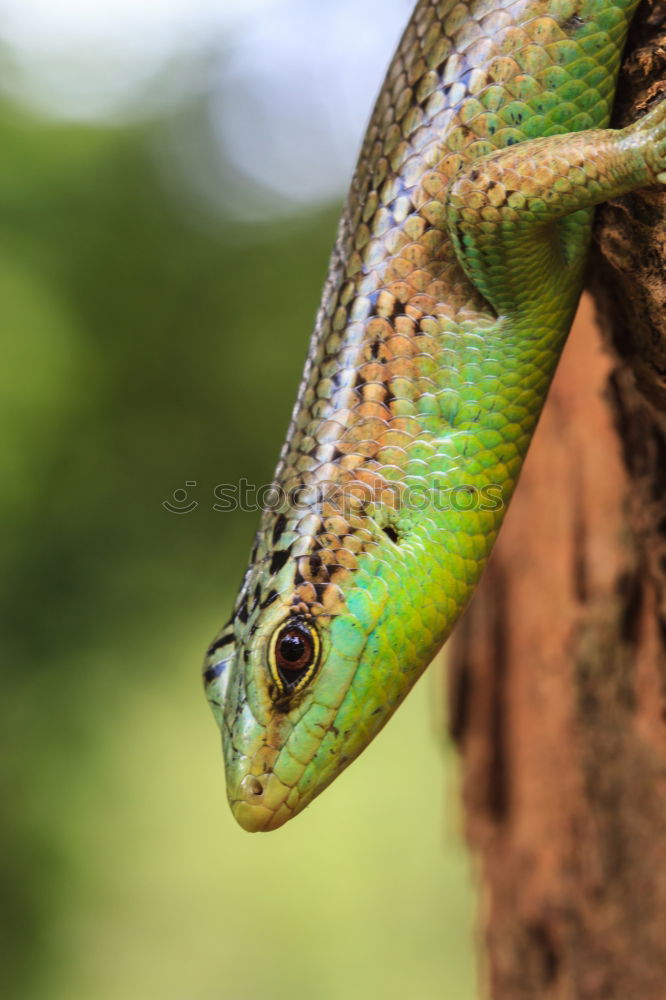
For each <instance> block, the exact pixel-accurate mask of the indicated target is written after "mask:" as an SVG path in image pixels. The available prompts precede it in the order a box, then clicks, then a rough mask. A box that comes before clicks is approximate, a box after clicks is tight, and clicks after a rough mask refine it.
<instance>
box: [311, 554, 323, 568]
mask: <svg viewBox="0 0 666 1000" xmlns="http://www.w3.org/2000/svg"><path fill="white" fill-rule="evenodd" d="M320 569H321V556H320V555H319V553H318V552H313V553H312V555H311V556H310V572H311V573H316V572H317V571H318V570H320Z"/></svg>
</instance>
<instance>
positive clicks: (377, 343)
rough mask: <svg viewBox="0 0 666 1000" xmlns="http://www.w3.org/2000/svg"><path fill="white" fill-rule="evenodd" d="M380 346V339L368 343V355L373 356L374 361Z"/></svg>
mask: <svg viewBox="0 0 666 1000" xmlns="http://www.w3.org/2000/svg"><path fill="white" fill-rule="evenodd" d="M380 347H381V341H380V340H374V341H373V342H372V344H370V357H371V358H373V359H374V360H375V361H376V360H377V358H378V357H379V349H380Z"/></svg>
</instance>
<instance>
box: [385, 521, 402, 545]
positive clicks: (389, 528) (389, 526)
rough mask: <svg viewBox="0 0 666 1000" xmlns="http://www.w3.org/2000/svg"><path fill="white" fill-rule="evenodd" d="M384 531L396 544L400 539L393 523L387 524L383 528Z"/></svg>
mask: <svg viewBox="0 0 666 1000" xmlns="http://www.w3.org/2000/svg"><path fill="white" fill-rule="evenodd" d="M382 531H383V532H384V534H385V535H386V537H387V538H390V539H391V541H392V542H393V543H394V544H395V543H396V542H397V541H398V538H399V535H398V532H397V530H396V529H395V527H394V525H392V524H386V525H384V527H383V528H382Z"/></svg>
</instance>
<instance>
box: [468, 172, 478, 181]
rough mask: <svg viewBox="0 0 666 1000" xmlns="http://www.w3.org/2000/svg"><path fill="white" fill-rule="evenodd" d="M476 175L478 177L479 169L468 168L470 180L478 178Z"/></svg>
mask: <svg viewBox="0 0 666 1000" xmlns="http://www.w3.org/2000/svg"><path fill="white" fill-rule="evenodd" d="M478 177H479V171H478V170H470V172H469V179H470V180H471V181H476V180H478Z"/></svg>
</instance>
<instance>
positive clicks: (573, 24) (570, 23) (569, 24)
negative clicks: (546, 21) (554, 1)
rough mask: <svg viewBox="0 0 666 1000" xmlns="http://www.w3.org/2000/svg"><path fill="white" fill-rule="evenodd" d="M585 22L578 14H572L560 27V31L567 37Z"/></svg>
mask: <svg viewBox="0 0 666 1000" xmlns="http://www.w3.org/2000/svg"><path fill="white" fill-rule="evenodd" d="M584 24H585V21H584V20H583V18H582V17H580V16H579V15H578V14H572V15H571V17H570V18H568V19H567V20H566V21H565V22H564V23H563V25H562V31H564V32H566V33H567V35H573V34H574V33H575V32H576V31H578V30H579V29H580V28H582V27H583V25H584Z"/></svg>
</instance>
